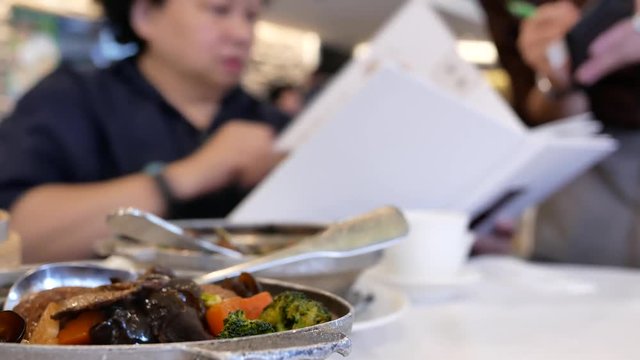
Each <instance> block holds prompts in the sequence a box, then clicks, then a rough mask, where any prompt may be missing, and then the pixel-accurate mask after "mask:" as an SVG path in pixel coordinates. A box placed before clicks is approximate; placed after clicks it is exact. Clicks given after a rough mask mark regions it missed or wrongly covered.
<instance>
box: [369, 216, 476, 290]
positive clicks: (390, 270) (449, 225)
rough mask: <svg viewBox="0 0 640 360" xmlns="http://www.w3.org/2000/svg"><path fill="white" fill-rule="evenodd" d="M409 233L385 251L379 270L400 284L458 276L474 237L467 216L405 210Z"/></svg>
mask: <svg viewBox="0 0 640 360" xmlns="http://www.w3.org/2000/svg"><path fill="white" fill-rule="evenodd" d="M403 213H404V216H405V218H406V219H407V222H408V223H409V233H408V234H407V236H406V237H405V238H404V239H402V240H401V241H399V242H398V244H396V245H394V246H393V247H391V248H389V249H387V250H385V254H384V256H383V258H382V260H381V263H380V267H379V269H380V270H381V271H382V275H383V276H385V277H388V278H390V279H394V280H397V282H401V283H418V284H423V283H439V282H447V281H451V280H453V279H455V277H456V276H458V274H459V272H460V270H461V268H462V266H463V265H464V264H465V262H466V260H467V257H468V255H469V251H470V249H471V245H472V242H473V235H472V233H471V232H470V231H469V230H468V226H469V216H468V214H466V213H462V212H455V211H445V210H405V211H403Z"/></svg>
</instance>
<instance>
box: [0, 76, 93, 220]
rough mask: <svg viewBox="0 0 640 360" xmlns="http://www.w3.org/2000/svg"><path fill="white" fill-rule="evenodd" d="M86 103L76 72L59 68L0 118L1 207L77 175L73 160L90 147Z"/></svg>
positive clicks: (67, 180) (85, 154)
mask: <svg viewBox="0 0 640 360" xmlns="http://www.w3.org/2000/svg"><path fill="white" fill-rule="evenodd" d="M85 106H86V104H83V101H82V89H81V86H80V83H79V79H78V74H76V73H73V72H72V71H71V70H69V69H67V68H65V67H61V68H59V69H57V70H56V71H55V72H54V73H52V74H51V75H49V76H48V77H46V78H45V79H44V80H43V81H41V82H40V83H39V84H38V85H37V86H36V87H35V88H33V89H32V90H31V91H30V92H28V93H27V94H26V95H25V96H24V97H23V98H22V99H21V100H20V101H19V102H18V104H17V106H16V108H15V110H14V112H13V113H12V114H11V115H10V116H9V117H8V118H7V119H5V120H4V121H3V122H2V123H0V164H2V165H1V166H0V167H1V169H0V208H9V207H10V206H11V205H12V204H13V203H14V202H15V200H16V199H17V198H18V197H19V196H20V195H22V194H23V193H24V192H25V191H27V190H28V189H30V188H32V187H34V186H37V185H41V184H45V183H56V182H71V181H74V180H75V179H76V178H77V175H78V170H77V166H76V165H77V162H78V160H79V158H81V157H82V156H89V155H90V151H89V148H88V147H89V146H93V145H91V143H92V139H90V136H88V134H89V133H90V132H91V131H90V124H89V122H88V121H87V112H86V109H85Z"/></svg>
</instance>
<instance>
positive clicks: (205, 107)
mask: <svg viewBox="0 0 640 360" xmlns="http://www.w3.org/2000/svg"><path fill="white" fill-rule="evenodd" d="M101 3H102V4H103V6H104V7H105V11H106V15H107V18H108V19H109V21H110V24H111V26H112V28H113V30H114V32H115V35H116V37H117V39H118V40H119V41H121V42H124V43H126V42H135V43H136V44H137V45H138V47H139V52H138V54H137V55H136V56H135V57H133V58H130V59H126V60H124V61H122V62H119V63H116V64H115V65H113V66H112V67H110V68H108V69H104V70H99V71H93V72H88V73H80V72H77V71H73V70H70V69H68V68H66V67H64V66H62V67H61V68H60V69H58V70H56V71H55V72H54V73H53V74H51V75H50V76H48V77H47V78H45V79H44V80H43V81H42V82H41V83H40V84H39V85H37V86H36V87H35V88H34V89H33V90H32V91H30V92H29V93H28V94H26V95H25V96H24V97H23V99H22V100H21V101H20V102H19V103H18V104H17V107H16V109H15V112H14V113H13V114H12V115H11V116H9V118H8V119H7V120H6V121H4V122H3V123H2V124H1V125H0V164H2V171H0V208H2V207H7V208H10V210H11V213H12V216H13V217H12V221H13V222H12V226H13V228H14V229H15V230H16V231H17V232H19V233H20V234H21V235H22V237H23V239H24V247H25V249H24V254H25V260H26V261H27V262H30V261H50V260H62V259H72V258H82V257H87V256H90V254H91V249H92V244H93V242H94V241H95V240H97V239H100V238H101V237H105V236H107V235H108V231H107V228H106V224H105V219H106V215H107V214H108V213H110V212H112V211H114V210H115V209H117V208H118V207H122V206H134V207H137V208H140V209H143V210H146V211H150V212H153V213H156V214H159V215H161V216H165V217H172V218H180V217H223V216H225V215H226V214H227V212H228V211H229V210H230V209H231V208H233V207H234V206H235V205H236V204H237V203H238V202H239V201H240V199H242V197H243V196H244V195H245V194H246V193H247V191H248V189H249V188H250V187H252V186H253V185H255V184H256V183H257V182H259V181H260V180H261V179H262V178H263V177H264V176H265V175H266V174H267V172H269V170H270V169H271V168H272V167H273V166H274V165H275V164H276V163H277V161H278V160H279V158H280V156H279V155H278V154H276V153H275V152H274V147H273V143H274V136H275V134H276V132H277V131H279V130H280V129H282V127H283V126H284V125H285V124H286V122H287V117H286V116H285V115H283V114H281V113H280V112H278V111H277V110H275V109H274V108H272V107H270V106H267V105H265V104H263V103H261V102H259V101H257V100H256V99H254V98H253V97H251V96H249V95H248V94H247V93H246V92H245V91H244V90H243V89H242V88H241V87H240V86H239V81H240V77H241V75H242V73H243V70H244V68H245V66H246V64H247V61H248V59H249V54H250V50H251V47H252V43H253V31H254V25H255V22H256V20H257V17H258V16H259V14H260V12H261V10H262V7H263V1H262V0H190V1H182V0H129V1H124V0H102V1H101Z"/></svg>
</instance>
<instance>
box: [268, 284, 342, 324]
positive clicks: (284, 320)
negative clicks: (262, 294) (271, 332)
mask: <svg viewBox="0 0 640 360" xmlns="http://www.w3.org/2000/svg"><path fill="white" fill-rule="evenodd" d="M331 318H332V317H331V313H330V312H329V310H327V308H326V307H325V306H324V305H323V304H321V303H319V302H318V301H315V300H312V299H309V298H308V297H307V296H306V295H305V294H303V293H301V292H297V291H285V292H283V293H280V294H278V295H277V296H276V297H275V298H274V299H273V302H272V303H271V304H269V306H267V307H266V308H265V309H264V310H263V311H262V314H260V319H261V320H264V321H266V322H268V323H270V324H271V325H273V326H274V327H275V328H276V330H278V331H284V330H291V329H300V328H304V327H307V326H313V325H317V324H321V323H324V322H327V321H330V320H331Z"/></svg>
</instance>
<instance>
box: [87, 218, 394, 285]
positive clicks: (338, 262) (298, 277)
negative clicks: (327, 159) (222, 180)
mask: <svg viewBox="0 0 640 360" xmlns="http://www.w3.org/2000/svg"><path fill="white" fill-rule="evenodd" d="M174 224H176V225H178V226H180V227H182V228H184V229H186V230H188V231H190V232H192V233H194V234H198V235H201V236H205V237H206V236H208V235H213V234H214V233H215V231H214V229H215V228H220V227H221V228H223V229H224V230H225V231H227V232H228V233H230V234H231V235H232V236H233V238H234V243H236V242H237V243H239V244H241V245H242V247H244V248H252V247H253V248H261V249H267V250H268V249H277V248H279V247H283V246H285V245H286V244H291V243H295V242H296V241H299V240H301V239H303V238H304V237H307V236H310V235H313V234H316V233H318V232H320V231H322V230H323V229H324V228H325V226H324V225H318V224H309V225H299V224H298V225H264V224H258V225H234V224H227V223H225V222H224V221H223V220H183V221H175V222H174ZM97 252H98V253H99V254H100V255H103V256H108V255H119V256H124V257H127V258H129V259H132V260H133V261H135V262H137V263H139V264H141V265H142V266H149V265H162V266H166V267H169V268H172V269H177V270H191V271H196V272H209V271H213V270H218V269H222V268H225V267H229V266H232V265H235V264H237V263H240V262H244V261H247V260H249V259H251V258H252V257H253V255H246V256H244V257H242V258H240V259H233V258H229V257H225V256H221V255H217V254H207V253H203V252H198V251H193V250H180V249H172V248H162V247H156V246H149V245H142V244H138V243H135V242H131V241H128V240H123V239H111V240H109V241H107V242H105V243H103V244H102V245H100V247H99V248H98V249H97ZM381 256H382V251H381V250H378V251H374V252H371V253H367V254H363V255H358V256H352V257H347V258H339V259H337V258H318V259H313V260H308V261H304V262H298V263H293V264H289V265H284V266H279V267H275V268H273V269H270V270H265V271H262V272H259V273H257V275H258V276H265V277H270V278H276V279H281V280H286V281H289V282H295V283H299V284H303V285H307V286H311V287H316V288H320V289H323V290H326V291H329V292H332V293H334V294H338V295H341V296H346V295H347V293H348V291H349V289H350V288H351V286H352V285H353V284H354V283H355V281H356V279H357V278H358V276H359V275H360V274H361V273H362V271H363V270H365V269H366V268H368V267H371V266H373V265H375V264H376V263H377V262H378V261H379V260H380V258H381Z"/></svg>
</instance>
